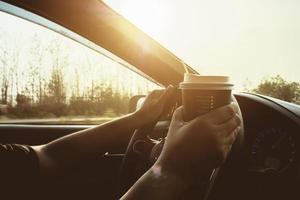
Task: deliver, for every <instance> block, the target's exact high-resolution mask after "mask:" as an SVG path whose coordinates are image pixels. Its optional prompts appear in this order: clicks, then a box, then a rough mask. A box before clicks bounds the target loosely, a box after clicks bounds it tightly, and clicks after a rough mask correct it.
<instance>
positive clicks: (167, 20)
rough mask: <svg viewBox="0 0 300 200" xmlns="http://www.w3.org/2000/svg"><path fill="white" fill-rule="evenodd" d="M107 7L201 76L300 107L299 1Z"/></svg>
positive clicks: (128, 2)
mask: <svg viewBox="0 0 300 200" xmlns="http://www.w3.org/2000/svg"><path fill="white" fill-rule="evenodd" d="M105 2H106V3H107V4H108V5H109V6H110V7H112V8H113V9H115V10H116V11H117V12H118V13H120V14H121V15H123V16H124V17H125V18H127V19H128V20H129V21H131V22H132V23H133V24H135V25H137V26H138V27H139V28H140V29H142V30H143V31H144V32H146V33H148V34H149V35H150V36H152V37H153V38H154V39H156V40H157V41H158V42H160V43H161V44H162V45H163V46H165V47H166V48H168V49H169V50H170V51H171V52H173V53H174V54H175V55H177V56H178V57H179V58H181V59H183V60H184V61H185V62H186V63H187V64H189V65H190V66H192V67H193V68H194V69H196V70H197V71H198V72H199V73H200V74H206V75H229V76H230V77H231V79H232V81H233V82H234V83H235V89H236V90H238V91H252V92H258V93H262V94H265V95H268V96H273V97H276V98H281V99H283V100H286V101H291V102H294V103H299V102H300V101H299V100H300V99H299V98H300V97H299V95H300V92H299V91H300V89H299V82H300V78H299V74H300V67H299V65H300V59H299V58H300V23H299V22H298V20H299V19H300V12H299V11H298V10H299V6H300V2H299V1H295V0H286V1H278V0H275V1H269V0H252V1H245V0H242V1H241V0H229V1H220V0H211V1H207V0H206V1H203V0H198V1H195V0H185V1H177V0H175V1H174V0H165V1H159V0H153V1H141V0H123V1H116V0H106V1H105ZM274 84H275V85H276V88H275V89H274V88H272V86H270V85H274ZM265 87H267V88H265ZM287 88H288V89H287ZM274 90H276V93H275V94H274V92H272V91H274ZM287 91H288V92H287ZM286 93H289V94H286ZM285 96H289V97H288V98H286V97H285Z"/></svg>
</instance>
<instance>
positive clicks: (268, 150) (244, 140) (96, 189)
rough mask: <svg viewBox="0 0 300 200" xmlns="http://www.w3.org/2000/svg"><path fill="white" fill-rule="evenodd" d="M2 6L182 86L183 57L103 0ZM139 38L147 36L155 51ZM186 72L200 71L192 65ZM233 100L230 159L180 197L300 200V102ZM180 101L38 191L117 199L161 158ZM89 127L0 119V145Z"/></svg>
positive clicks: (254, 97)
mask: <svg viewBox="0 0 300 200" xmlns="http://www.w3.org/2000/svg"><path fill="white" fill-rule="evenodd" d="M0 11H2V12H5V13H8V14H10V15H14V16H17V17H20V18H23V19H25V20H28V21H31V22H33V23H35V24H38V25H41V26H43V27H46V28H48V29H51V30H53V31H55V32H57V33H59V34H62V35H64V36H66V37H68V38H70V39H72V40H74V41H76V42H78V43H81V44H83V45H84V46H86V47H88V48H90V49H92V50H93V51H95V52H98V53H99V51H100V50H99V47H101V48H103V49H104V51H105V53H106V54H108V55H109V56H111V57H113V58H114V59H117V60H118V62H119V63H120V64H121V65H122V66H124V67H126V68H129V69H130V70H133V71H134V72H136V73H137V74H138V75H140V76H143V77H145V78H147V79H148V80H151V81H153V82H155V83H158V84H159V86H160V87H161V88H165V87H167V86H168V85H173V86H174V87H176V88H178V86H179V83H180V82H181V81H182V80H183V76H184V73H185V72H186V71H185V68H184V67H183V62H182V61H181V60H180V59H178V58H177V57H176V56H175V55H173V54H172V53H171V52H169V51H168V50H167V49H165V48H164V47H163V46H161V45H160V44H159V43H158V42H156V41H155V40H154V39H152V38H151V37H149V36H147V35H146V34H145V33H144V32H142V31H140V30H139V29H138V28H136V27H135V26H134V25H133V24H131V23H130V22H128V21H127V20H126V19H124V18H123V17H122V16H121V15H119V14H118V13H116V12H115V11H114V10H112V9H111V8H110V7H109V6H107V5H106V4H105V3H103V2H102V1H96V0H92V1H80V0H76V1H59V0H40V1H31V0H4V1H0ZM135 38H141V39H142V40H144V41H147V44H149V45H150V47H151V51H147V50H145V49H144V48H143V46H142V44H141V43H139V42H138V41H137V40H135ZM0 40H1V37H0ZM101 53H102V52H101ZM187 70H188V72H189V73H194V74H198V72H197V71H196V70H194V69H193V68H192V67H191V66H187ZM144 95H146V94H144ZM144 95H136V96H134V97H132V98H131V101H130V104H129V105H128V108H129V110H130V111H135V110H136V109H138V107H139V104H140V101H143V98H144V97H145V96H144ZM234 97H235V99H236V101H237V102H238V104H239V106H240V109H241V114H242V117H243V131H242V133H241V135H240V136H239V139H238V141H236V142H235V144H234V148H233V149H232V151H231V153H230V155H229V157H228V159H227V160H226V162H225V163H224V164H223V165H222V166H221V167H220V168H218V169H215V170H214V171H213V172H212V173H211V174H208V175H207V177H206V178H201V179H199V180H198V181H197V182H195V183H194V185H193V187H191V188H189V189H188V190H187V191H186V192H185V193H184V195H183V198H182V199H199V200H200V199H205V200H214V199H236V200H237V199H299V197H300V196H299V188H300V154H299V153H300V135H299V133H300V107H299V106H298V105H295V104H290V103H287V102H284V101H280V100H277V99H274V98H270V97H267V96H263V95H258V94H253V93H248V92H242V93H237V92H236V93H234ZM181 104H182V102H181V91H180V89H178V90H177V97H176V99H174V101H173V102H168V106H169V109H168V112H166V113H164V115H163V116H161V118H160V121H158V122H157V123H156V124H154V125H152V126H149V127H144V128H143V129H139V130H136V131H134V132H133V133H131V134H132V138H128V139H126V140H123V141H125V142H124V143H123V144H122V145H119V146H118V147H117V148H115V149H113V150H111V151H109V152H107V153H105V154H104V155H98V156H97V157H91V158H86V159H85V160H83V161H82V162H81V163H79V164H78V166H74V167H73V168H72V169H70V170H68V171H67V172H66V173H64V174H60V175H58V176H57V177H53V180H51V181H50V182H48V183H47V184H46V183H43V185H44V186H45V188H44V189H43V193H42V194H41V195H44V196H45V197H47V195H50V194H51V195H53V197H57V198H62V197H66V198H68V199H77V198H82V199H117V198H119V197H120V196H121V195H122V194H123V193H124V192H126V190H127V189H128V188H130V186H132V184H133V183H134V182H135V181H136V180H137V179H138V178H139V177H140V176H141V175H142V174H143V173H144V172H145V171H146V170H147V169H149V167H150V166H151V165H152V164H153V163H154V162H155V161H156V159H157V157H158V156H159V153H160V151H161V149H162V147H163V143H164V140H165V137H166V135H167V132H168V128H169V125H170V121H171V117H172V114H173V112H174V109H175V108H177V107H179V106H181ZM92 126H94V125H87V124H39V123H23V122H14V123H2V122H0V142H1V143H2V144H6V143H16V144H27V145H40V144H45V143H48V142H50V141H53V140H55V139H57V138H60V137H63V136H65V135H68V134H70V133H74V132H76V131H80V130H83V129H86V128H89V127H92ZM36 192H37V193H38V191H36Z"/></svg>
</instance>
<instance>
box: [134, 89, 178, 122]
mask: <svg viewBox="0 0 300 200" xmlns="http://www.w3.org/2000/svg"><path fill="white" fill-rule="evenodd" d="M174 97H175V88H174V87H173V86H169V87H167V88H166V89H165V90H154V91H152V92H151V93H150V94H149V95H148V96H147V97H146V99H145V101H144V102H143V105H142V107H141V108H140V109H139V110H137V111H136V112H135V113H134V115H135V116H136V117H137V120H139V121H140V122H141V126H144V125H149V124H152V123H155V122H157V121H158V120H159V117H160V116H161V114H162V113H163V111H164V109H165V106H166V103H167V102H168V101H170V100H171V99H172V98H174Z"/></svg>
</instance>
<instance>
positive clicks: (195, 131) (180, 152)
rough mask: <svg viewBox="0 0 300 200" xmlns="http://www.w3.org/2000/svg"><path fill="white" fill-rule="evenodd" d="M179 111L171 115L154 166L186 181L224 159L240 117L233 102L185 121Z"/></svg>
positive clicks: (232, 140)
mask: <svg viewBox="0 0 300 200" xmlns="http://www.w3.org/2000/svg"><path fill="white" fill-rule="evenodd" d="M182 110H183V109H182V107H180V108H178V109H177V110H176V111H175V113H174V115H173V118H172V122H171V125H170V129H169V132H168V136H167V140H166V143H165V145H164V148H163V150H162V153H161V155H160V157H159V159H158V160H157V162H156V163H155V164H154V168H161V169H162V171H165V172H166V173H167V174H170V173H171V174H173V175H176V176H178V177H180V178H182V179H183V180H184V181H190V179H191V177H192V176H193V175H195V174H198V173H200V174H202V175H205V174H207V173H208V172H209V171H210V170H212V169H214V168H216V167H218V166H219V165H221V164H222V163H223V162H224V160H225V159H226V157H227V155H228V153H229V151H230V149H231V146H232V144H233V142H234V140H235V138H236V136H237V134H238V132H239V130H240V127H239V125H240V124H241V120H240V117H239V115H238V114H237V113H238V110H239V108H238V106H237V104H236V103H231V104H230V105H227V106H224V107H221V108H218V109H216V110H214V111H211V112H209V113H207V114H205V115H201V116H199V117H197V118H195V119H193V120H191V121H189V122H185V121H184V120H183V118H182ZM195 170H196V171H195Z"/></svg>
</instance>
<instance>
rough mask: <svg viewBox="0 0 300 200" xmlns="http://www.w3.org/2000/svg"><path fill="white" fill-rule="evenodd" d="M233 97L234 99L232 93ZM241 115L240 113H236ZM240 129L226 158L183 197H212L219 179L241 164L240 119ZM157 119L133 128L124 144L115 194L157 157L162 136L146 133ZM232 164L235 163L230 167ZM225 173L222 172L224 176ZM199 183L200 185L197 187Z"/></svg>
mask: <svg viewBox="0 0 300 200" xmlns="http://www.w3.org/2000/svg"><path fill="white" fill-rule="evenodd" d="M233 101H235V102H237V101H236V99H235V98H234V97H233ZM239 112H240V111H239ZM239 114H240V116H241V118H242V114H241V112H240V113H239ZM241 121H242V123H241V130H240V132H239V134H238V136H237V139H236V141H235V143H234V144H233V146H232V149H231V152H230V154H229V156H228V157H227V160H226V162H225V163H224V164H223V165H222V166H221V167H219V168H217V169H214V170H213V171H212V172H211V173H210V174H207V176H205V178H204V180H203V178H201V180H197V183H195V184H194V186H192V187H191V188H190V189H189V190H188V191H187V194H185V195H184V196H185V199H186V197H187V196H188V199H198V200H199V199H203V200H212V199H215V198H216V197H215V193H217V192H218V190H220V188H221V187H222V184H220V183H222V181H224V180H225V179H228V177H227V176H226V175H227V174H231V173H232V172H229V173H228V172H227V171H228V170H230V171H232V170H233V169H234V170H235V171H236V169H239V168H240V167H241V166H240V164H241V163H243V162H241V157H242V155H243V154H242V152H244V126H243V120H241ZM155 125H156V123H153V124H150V125H147V126H145V127H143V128H140V129H137V130H135V132H134V134H133V135H132V137H131V140H130V142H129V144H128V146H127V150H126V153H125V156H124V158H123V161H122V165H121V169H120V174H119V179H118V197H121V196H122V195H123V194H124V193H125V192H126V191H127V190H128V189H129V188H130V187H131V186H132V185H133V184H134V183H135V181H137V180H138V178H139V177H140V176H142V175H143V174H144V173H145V172H146V171H147V170H148V169H149V168H150V167H151V165H152V164H154V162H155V161H156V159H157V158H158V157H159V155H160V152H161V150H162V148H163V145H164V139H162V140H153V139H150V137H149V135H150V134H151V133H152V131H153V129H154V127H155ZM233 166H234V167H233ZM232 167H233V168H232ZM224 175H225V176H224ZM199 187H202V188H199Z"/></svg>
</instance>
